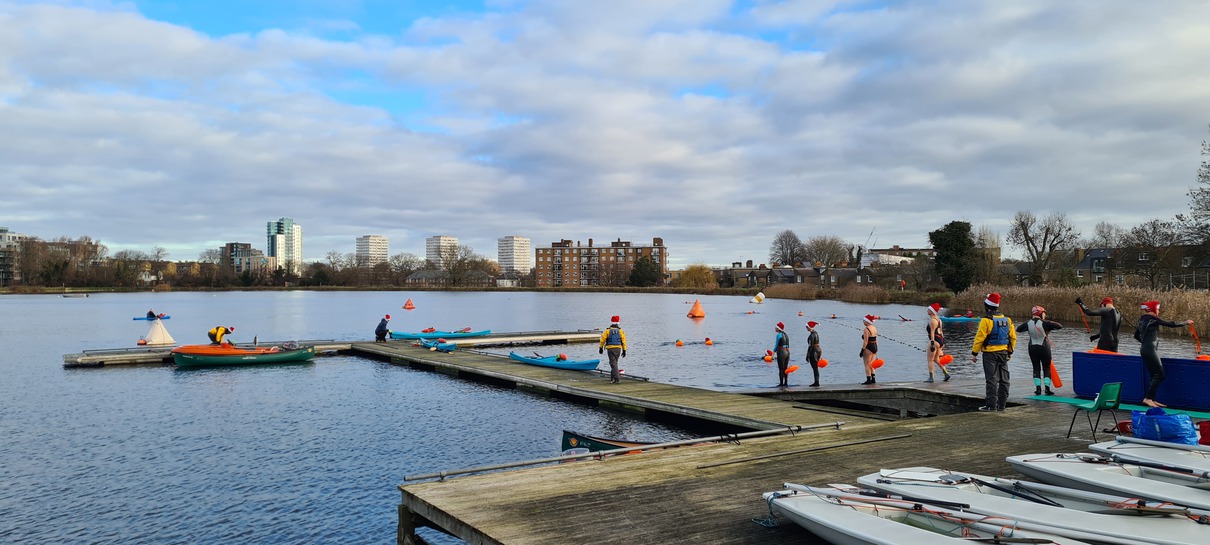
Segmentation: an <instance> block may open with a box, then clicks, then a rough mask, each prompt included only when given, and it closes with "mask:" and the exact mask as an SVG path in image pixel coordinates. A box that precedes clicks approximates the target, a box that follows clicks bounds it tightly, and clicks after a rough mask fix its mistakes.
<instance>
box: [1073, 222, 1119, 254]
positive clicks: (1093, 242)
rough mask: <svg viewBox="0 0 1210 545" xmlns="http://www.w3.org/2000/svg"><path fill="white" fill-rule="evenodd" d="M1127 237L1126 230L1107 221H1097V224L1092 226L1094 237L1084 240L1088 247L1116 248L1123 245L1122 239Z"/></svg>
mask: <svg viewBox="0 0 1210 545" xmlns="http://www.w3.org/2000/svg"><path fill="white" fill-rule="evenodd" d="M1124 238H1126V230H1125V229H1122V228H1121V227H1118V226H1117V225H1114V224H1112V223H1109V222H1107V221H1101V222H1097V226H1096V227H1093V228H1092V237H1091V238H1089V239H1088V240H1085V241H1084V242H1083V246H1084V247H1086V248H1106V249H1110V250H1112V249H1114V248H1118V247H1120V246H1121V245H1122V239H1124Z"/></svg>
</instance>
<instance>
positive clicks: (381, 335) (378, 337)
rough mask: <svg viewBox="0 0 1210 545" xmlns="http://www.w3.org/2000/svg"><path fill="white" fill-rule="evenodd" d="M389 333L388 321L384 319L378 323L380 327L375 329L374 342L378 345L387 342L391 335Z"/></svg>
mask: <svg viewBox="0 0 1210 545" xmlns="http://www.w3.org/2000/svg"><path fill="white" fill-rule="evenodd" d="M389 332H390V330H389V329H387V319H386V318H383V319H382V320H380V321H379V322H378V327H376V328H374V342H376V343H385V342H387V333H389Z"/></svg>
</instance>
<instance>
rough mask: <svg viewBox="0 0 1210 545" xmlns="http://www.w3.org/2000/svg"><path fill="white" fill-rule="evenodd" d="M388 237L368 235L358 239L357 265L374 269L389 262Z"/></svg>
mask: <svg viewBox="0 0 1210 545" xmlns="http://www.w3.org/2000/svg"><path fill="white" fill-rule="evenodd" d="M387 242H388V241H387V237H384V236H382V235H366V236H363V237H357V265H358V266H360V267H373V266H374V265H377V264H379V263H386V261H387V253H388V251H387Z"/></svg>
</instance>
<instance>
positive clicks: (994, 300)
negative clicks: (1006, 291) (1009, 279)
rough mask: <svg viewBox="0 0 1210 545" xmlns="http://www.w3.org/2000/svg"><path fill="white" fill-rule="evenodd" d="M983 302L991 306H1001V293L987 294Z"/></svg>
mask: <svg viewBox="0 0 1210 545" xmlns="http://www.w3.org/2000/svg"><path fill="white" fill-rule="evenodd" d="M983 304H985V305H987V306H989V307H996V308H1000V294H999V293H989V294H987V299H984V300H983Z"/></svg>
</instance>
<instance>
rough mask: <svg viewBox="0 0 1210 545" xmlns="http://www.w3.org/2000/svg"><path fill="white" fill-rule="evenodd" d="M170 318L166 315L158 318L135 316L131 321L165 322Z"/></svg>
mask: <svg viewBox="0 0 1210 545" xmlns="http://www.w3.org/2000/svg"><path fill="white" fill-rule="evenodd" d="M171 317H172V316H169V315H167V314H161V315H159V316H156V317H155V318H148V317H146V316H135V317H134V318H131V320H167V319H169V318H171Z"/></svg>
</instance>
